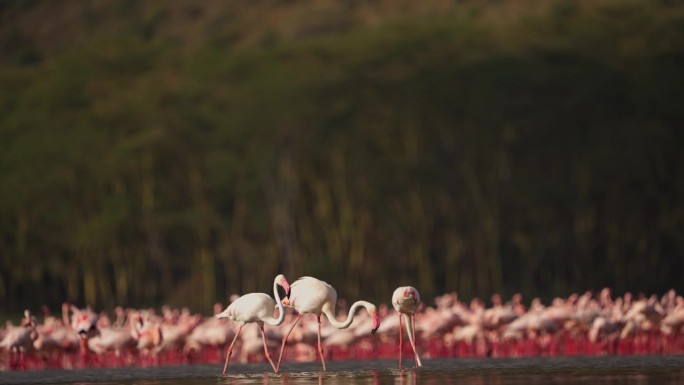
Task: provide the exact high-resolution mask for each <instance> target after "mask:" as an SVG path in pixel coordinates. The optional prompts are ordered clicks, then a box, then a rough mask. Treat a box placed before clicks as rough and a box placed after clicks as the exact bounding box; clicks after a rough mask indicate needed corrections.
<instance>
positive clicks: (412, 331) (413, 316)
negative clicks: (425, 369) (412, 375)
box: [406, 313, 423, 368]
mask: <svg viewBox="0 0 684 385" xmlns="http://www.w3.org/2000/svg"><path fill="white" fill-rule="evenodd" d="M415 319H416V314H415V313H412V314H411V316H410V317H409V316H408V315H407V316H406V320H407V322H410V323H411V327H410V328H407V329H408V330H407V334H409V333H410V334H409V340H410V342H411V348H413V356H414V359H415V361H416V368H418V367H421V366H423V364H422V363H421V362H420V357H418V352H417V351H416V328H415Z"/></svg>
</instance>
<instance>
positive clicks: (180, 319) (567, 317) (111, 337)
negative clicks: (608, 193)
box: [0, 275, 684, 373]
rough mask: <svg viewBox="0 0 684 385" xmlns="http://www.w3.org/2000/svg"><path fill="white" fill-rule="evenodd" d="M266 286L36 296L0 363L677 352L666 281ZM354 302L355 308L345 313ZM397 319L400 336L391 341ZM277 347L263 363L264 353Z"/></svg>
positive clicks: (279, 280)
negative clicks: (547, 291) (221, 300)
mask: <svg viewBox="0 0 684 385" xmlns="http://www.w3.org/2000/svg"><path fill="white" fill-rule="evenodd" d="M278 286H280V287H282V288H283V289H284V290H285V293H286V297H285V298H281V297H280V295H279V294H278V290H277V289H278ZM273 294H274V297H275V300H274V299H273V298H271V297H270V296H268V295H266V294H263V293H252V294H246V295H243V296H242V297H238V296H232V297H231V301H230V302H231V304H230V306H228V308H226V309H225V310H223V306H222V305H220V304H216V305H215V306H214V310H213V316H204V315H200V314H193V313H191V312H190V311H189V310H188V309H187V308H183V309H174V308H171V307H169V306H163V307H162V308H161V309H127V308H121V307H118V308H116V309H115V310H114V312H113V313H112V314H109V313H107V312H99V313H98V312H95V311H94V310H92V309H91V308H78V307H76V306H74V305H70V304H64V305H63V306H62V309H61V311H62V312H61V317H60V316H57V317H56V316H54V315H52V314H51V312H50V311H49V309H48V308H46V307H43V308H41V311H40V313H42V314H41V316H40V317H38V316H36V315H34V314H33V313H31V312H30V311H28V310H27V311H26V312H25V313H24V316H23V319H22V320H21V322H20V323H19V324H18V325H13V324H12V323H11V322H9V321H7V323H6V326H5V327H4V328H2V329H0V351H1V352H2V353H0V370H2V371H7V370H40V369H46V368H67V369H68V368H89V367H113V366H134V365H135V366H156V365H169V364H181V363H220V362H224V373H225V371H226V370H227V368H228V363H229V362H240V363H248V362H269V363H270V365H271V368H272V369H273V370H274V371H276V372H277V371H279V370H280V367H281V362H282V361H284V362H297V361H315V360H316V359H320V360H321V363H322V365H323V369H324V370H325V360H326V359H328V360H330V359H334V360H345V359H357V360H363V359H383V358H386V359H398V360H399V365H400V366H401V365H402V364H401V359H402V355H404V354H413V356H414V361H415V366H416V367H419V366H421V365H422V361H421V358H423V359H425V358H442V357H528V356H560V355H607V354H616V355H626V354H684V332H682V329H683V326H684V298H683V297H682V296H681V295H678V294H677V293H676V292H675V291H674V290H670V291H668V292H667V293H666V294H665V295H663V296H661V297H658V296H656V295H652V296H644V295H632V294H631V293H626V294H624V295H623V296H618V297H614V296H613V295H612V293H611V290H610V289H607V288H606V289H603V290H601V291H600V292H598V293H596V294H594V293H593V292H590V291H588V292H585V293H583V294H571V295H569V296H568V297H566V298H560V297H559V298H555V299H553V301H551V303H549V304H547V305H545V304H543V303H542V301H540V300H539V299H537V298H535V299H532V301H531V302H530V303H529V305H526V304H525V303H524V301H523V298H522V296H521V295H519V294H516V295H514V296H513V297H512V298H510V299H509V300H507V301H504V299H503V298H501V296H499V295H494V296H492V297H491V299H490V300H491V306H486V304H485V302H484V301H482V300H480V299H477V298H476V299H472V300H471V301H469V302H462V301H461V300H460V299H459V297H458V295H457V294H456V293H447V294H444V295H441V296H438V297H436V298H435V299H434V301H433V303H430V304H427V303H423V302H421V298H420V294H419V293H418V290H416V289H415V288H413V287H411V286H402V287H400V288H398V289H397V290H396V291H395V292H394V294H393V295H392V299H391V305H387V304H381V305H379V306H377V307H376V306H375V305H373V304H372V303H370V302H367V301H357V302H355V303H354V304H353V305H352V306H348V305H347V302H346V301H345V300H337V293H336V291H335V289H334V288H332V286H330V285H328V284H327V283H325V282H323V281H320V280H317V279H315V278H311V277H302V278H300V279H298V280H296V281H295V282H293V283H292V285H289V283H288V282H287V280H286V279H285V277H283V276H282V275H279V276H278V277H276V279H275V280H274V284H273ZM288 294H289V295H288ZM358 308H363V309H364V310H365V311H364V312H359V313H358V314H355V312H356V310H357V309H358ZM392 308H393V310H392ZM287 309H293V310H294V311H291V310H287ZM275 312H277V315H276V313H275ZM305 314H314V315H316V317H315V318H314V317H311V318H307V317H303V315H305ZM322 315H324V316H325V317H321V316H322ZM340 316H343V317H345V318H344V319H345V321H343V322H342V321H338V320H337V317H340ZM324 318H325V319H327V322H326V321H325V320H324ZM402 319H403V320H404V321H405V322H404V323H405V326H406V335H407V337H408V339H409V342H410V344H409V345H410V346H404V345H405V344H403V337H402V334H403V331H402V329H401V327H400V326H401V323H402ZM381 320H382V322H381ZM264 324H268V325H269V327H268V328H264ZM369 331H370V332H371V333H369ZM375 331H377V333H375ZM373 333H375V334H374V335H373ZM397 341H398V342H399V343H398V344H397ZM279 347H280V351H279V356H278V363H277V364H274V362H273V360H272V359H271V357H270V354H271V353H278V348H279ZM224 349H225V350H224ZM234 351H235V352H238V353H237V354H236V355H235V357H233V352H234ZM269 351H270V352H271V353H269ZM419 353H420V354H419ZM231 360H232V361H231Z"/></svg>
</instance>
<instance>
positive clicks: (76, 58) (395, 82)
mask: <svg viewBox="0 0 684 385" xmlns="http://www.w3.org/2000/svg"><path fill="white" fill-rule="evenodd" d="M0 15H1V16H0V21H1V22H0V89H1V90H2V91H1V92H0V186H1V187H0V307H4V308H5V309H6V311H9V312H14V311H17V310H20V309H23V308H25V307H30V308H36V307H37V306H39V305H40V304H48V305H51V306H52V307H56V305H57V304H59V303H61V302H62V301H64V300H69V301H73V302H76V303H78V304H84V303H87V304H91V305H94V306H96V307H98V308H111V307H113V306H114V305H115V304H124V305H129V306H150V305H158V304H160V303H162V302H167V303H170V304H172V305H184V306H189V307H191V308H192V309H194V310H201V311H208V309H210V306H211V304H212V303H213V302H214V301H222V302H224V303H225V301H226V298H227V295H228V294H230V293H233V292H241V293H244V292H250V291H268V290H269V288H270V285H271V282H272V279H273V277H274V276H275V274H277V273H278V272H283V273H285V274H286V275H287V276H288V277H289V278H290V279H291V280H293V279H295V278H296V277H298V276H301V275H314V276H317V277H319V278H322V279H325V280H327V281H328V282H329V283H331V284H333V285H334V286H335V287H336V288H337V290H338V293H339V295H340V296H341V297H346V298H349V299H354V298H360V297H365V298H369V299H372V300H378V301H383V302H387V301H389V295H390V294H391V292H392V290H393V289H394V288H395V287H396V286H399V285H404V284H412V285H414V286H416V287H417V288H419V290H420V291H421V293H422V294H423V296H425V298H430V297H431V296H433V295H435V294H439V293H441V292H444V291H451V290H456V291H458V292H459V293H460V294H461V295H462V296H463V297H464V298H469V297H473V296H480V297H488V296H489V295H490V294H492V293H493V292H500V293H502V294H504V295H511V294H512V293H514V292H522V293H523V294H525V295H526V296H527V297H528V298H529V297H530V296H541V297H542V298H549V297H550V296H552V295H566V294H568V293H569V292H570V291H584V290H586V289H597V288H600V287H603V286H611V287H612V288H613V289H614V290H616V291H617V292H622V291H627V290H631V291H637V292H638V291H643V292H646V293H653V292H663V291H664V290H666V289H669V288H670V287H674V288H676V289H679V290H680V291H681V290H682V289H684V288H682V287H681V284H682V276H683V274H684V151H682V148H683V147H684V146H683V145H684V140H683V139H684V132H683V130H682V122H684V108H683V106H684V103H683V102H684V6H682V5H681V3H679V2H674V1H664V0H663V1H651V0H622V1H618V0H592V1H588V0H585V1H569V0H549V1H531V0H516V1H485V0H462V1H440V0H427V1H421V2H414V1H408V0H404V1H389V0H386V1H370V2H358V1H341V2H332V1H323V2H319V1H292V2H276V1H256V2H246V3H243V2H224V1H211V2H200V3H198V2H191V1H180V0H178V1H145V2H136V1H129V0H116V1H65V2H61V1H60V2H54V1H36V0H33V1H26V0H24V1H2V2H0Z"/></svg>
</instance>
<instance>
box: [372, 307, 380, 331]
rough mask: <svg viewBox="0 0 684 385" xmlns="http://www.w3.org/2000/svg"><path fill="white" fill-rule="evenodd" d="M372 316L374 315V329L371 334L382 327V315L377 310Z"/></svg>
mask: <svg viewBox="0 0 684 385" xmlns="http://www.w3.org/2000/svg"><path fill="white" fill-rule="evenodd" d="M371 317H373V329H371V334H375V332H377V331H378V328H379V327H380V317H379V316H378V312H377V311H375V310H374V311H373V312H372V313H371Z"/></svg>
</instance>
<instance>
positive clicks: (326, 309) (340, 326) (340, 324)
mask: <svg viewBox="0 0 684 385" xmlns="http://www.w3.org/2000/svg"><path fill="white" fill-rule="evenodd" d="M327 305H328V304H326V306H323V309H322V310H323V314H325V316H326V317H328V321H330V324H331V325H332V326H334V327H336V328H338V329H346V328H348V327H349V325H351V323H352V321H354V314H355V313H356V309H358V308H359V307H363V308H365V309H366V311H367V312H368V314H372V312H373V311H374V310H375V305H373V304H372V303H370V302H367V301H356V302H354V304H353V305H352V306H351V308H350V309H349V314H347V319H346V320H344V321H343V322H340V321H338V320H337V318H336V316H335V314H334V313H333V312H332V309H330V306H327Z"/></svg>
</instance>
